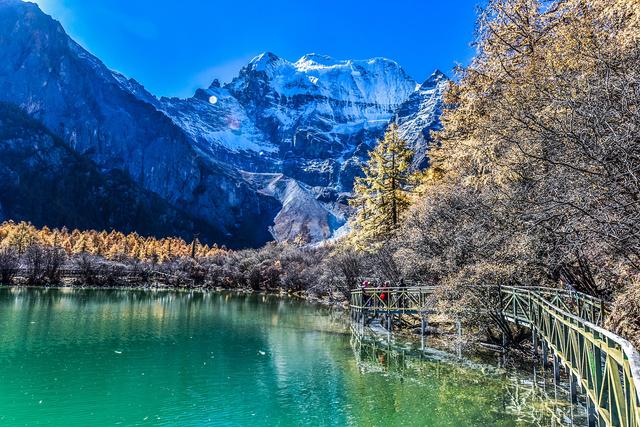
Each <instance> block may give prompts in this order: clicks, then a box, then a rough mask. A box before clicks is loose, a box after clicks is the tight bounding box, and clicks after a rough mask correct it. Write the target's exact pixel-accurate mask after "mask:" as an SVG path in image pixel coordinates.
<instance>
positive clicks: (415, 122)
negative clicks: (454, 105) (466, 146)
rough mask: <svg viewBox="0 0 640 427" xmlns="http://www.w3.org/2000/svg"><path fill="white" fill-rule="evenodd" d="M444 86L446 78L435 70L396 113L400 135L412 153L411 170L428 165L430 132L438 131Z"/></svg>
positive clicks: (446, 83) (447, 82)
mask: <svg viewBox="0 0 640 427" xmlns="http://www.w3.org/2000/svg"><path fill="white" fill-rule="evenodd" d="M448 85H449V79H448V78H447V76H445V75H444V74H443V73H442V72H441V71H440V70H436V71H435V72H434V73H433V74H432V75H431V76H430V77H429V78H428V79H427V80H425V82H424V83H422V84H421V85H420V87H419V88H418V90H416V91H415V92H413V93H412V94H411V95H409V98H408V99H407V100H406V101H405V102H404V103H403V104H402V105H401V106H400V108H399V109H398V111H397V112H396V114H397V122H398V125H399V132H400V136H401V137H402V138H403V139H404V140H405V141H407V142H408V143H409V146H410V147H411V148H412V149H413V150H414V151H415V156H414V165H415V167H418V168H424V167H427V166H428V163H429V159H428V157H427V152H428V150H429V146H430V144H431V134H430V132H431V131H432V130H439V129H440V115H441V114H442V106H443V95H444V92H445V90H446V89H447V87H448Z"/></svg>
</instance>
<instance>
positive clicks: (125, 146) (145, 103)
mask: <svg viewBox="0 0 640 427" xmlns="http://www.w3.org/2000/svg"><path fill="white" fill-rule="evenodd" d="M0 46H2V48H1V49H0V101H4V102H7V103H11V104H13V105H16V106H18V107H19V108H20V109H21V110H23V111H24V112H26V113H28V114H29V115H30V116H31V117H32V118H34V119H36V120H37V121H39V122H40V123H42V124H43V125H44V126H46V127H47V128H48V130H49V131H50V132H52V133H53V134H55V135H56V136H58V137H59V138H60V139H61V140H62V141H64V142H65V143H66V144H68V145H69V146H70V147H71V148H72V149H74V150H75V151H76V152H77V153H79V154H80V155H83V156H86V157H87V158H89V159H90V160H91V161H92V162H95V164H96V165H97V166H98V168H100V169H101V170H102V171H104V172H105V173H106V172H109V171H112V170H120V171H122V172H124V173H126V174H127V175H128V176H130V177H131V179H132V182H134V183H135V185H137V186H139V187H140V188H141V191H149V192H151V193H154V194H155V195H157V196H158V197H159V198H160V199H162V200H163V201H166V203H168V204H169V205H170V206H174V207H175V208H176V209H177V210H178V211H180V212H184V213H185V215H187V216H189V217H190V218H193V219H194V220H196V221H203V222H205V223H206V224H209V225H210V226H211V227H212V229H214V230H216V231H215V232H210V233H207V234H208V235H207V236H204V237H208V240H215V241H218V242H220V243H230V244H235V246H243V245H259V244H261V243H263V242H264V241H266V240H268V238H269V236H273V237H274V238H276V239H278V240H291V239H293V238H300V237H301V238H304V239H307V240H309V241H318V240H321V239H325V238H328V237H330V236H331V235H332V234H333V233H334V232H335V230H336V229H338V228H339V227H341V226H342V225H343V224H344V223H345V221H346V218H347V213H348V212H347V208H346V203H345V200H346V195H347V194H348V192H349V191H351V188H352V185H353V180H354V177H355V176H356V175H357V174H358V173H360V166H361V165H362V163H363V162H365V161H366V158H367V153H368V151H369V150H370V149H371V148H372V147H373V146H374V144H375V141H376V139H377V138H380V137H381V136H382V135H383V133H384V130H385V129H386V127H387V126H388V124H389V123H390V121H391V120H396V121H397V122H398V123H399V124H400V126H401V131H402V132H403V136H405V137H406V138H407V139H408V140H409V141H411V143H412V144H413V145H414V146H415V148H416V150H417V151H418V152H419V153H421V156H424V153H425V152H426V147H427V146H428V142H429V141H428V133H429V129H433V128H437V126H438V117H439V115H440V108H441V96H442V91H443V90H444V87H445V83H446V77H444V75H442V74H441V73H434V75H433V76H432V77H430V78H429V79H428V80H427V81H426V82H425V83H424V84H422V85H418V84H417V83H416V82H415V81H414V80H413V79H412V78H411V77H409V76H408V75H407V74H406V73H405V72H404V71H403V69H402V68H401V67H400V66H399V65H398V64H397V63H396V62H394V61H391V60H388V59H384V58H374V59H369V60H344V61H342V60H335V59H332V58H330V57H328V56H323V55H317V54H310V55H305V56H303V57H302V58H300V59H298V60H297V61H295V62H290V61H287V60H285V59H282V58H279V57H278V56H276V55H274V54H272V53H264V54H261V55H259V56H257V57H256V58H254V59H253V60H251V61H250V62H249V64H247V65H246V66H245V67H244V68H243V69H242V70H241V71H240V73H239V75H238V76H237V77H236V78H234V79H233V80H232V81H231V82H230V83H228V84H225V85H220V83H219V82H217V81H214V82H213V83H212V84H211V85H210V86H209V87H208V88H203V89H199V90H198V91H196V93H195V94H194V96H193V97H191V98H188V99H177V98H157V97H155V96H154V95H153V94H151V93H149V92H148V91H147V90H146V89H145V88H144V87H143V86H142V85H140V84H139V83H138V82H136V81H135V80H132V79H128V78H126V77H124V76H123V75H121V74H119V73H116V72H113V71H111V70H109V69H108V68H107V67H106V66H105V65H104V64H103V63H102V62H101V61H100V60H99V59H97V58H96V57H94V56H93V55H91V54H90V53H89V52H87V51H86V50H84V49H83V48H82V47H81V46H79V45H78V44H77V43H75V42H74V41H73V40H71V39H70V38H69V37H68V36H67V35H66V33H65V32H64V30H63V29H62V27H61V26H60V24H59V23H58V22H57V21H54V20H53V19H51V18H50V17H49V16H47V15H45V14H44V13H42V12H41V11H40V10H39V9H38V7H37V6H36V5H35V4H32V3H25V2H22V1H21V0H0ZM26 219H28V218H26ZM50 225H57V224H50ZM67 225H70V226H73V224H67ZM171 232H172V231H171V230H167V233H166V234H171Z"/></svg>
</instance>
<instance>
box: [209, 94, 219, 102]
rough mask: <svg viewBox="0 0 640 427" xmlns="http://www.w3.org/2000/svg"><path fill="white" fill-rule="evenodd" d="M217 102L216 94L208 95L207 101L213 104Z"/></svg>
mask: <svg viewBox="0 0 640 427" xmlns="http://www.w3.org/2000/svg"><path fill="white" fill-rule="evenodd" d="M217 102H218V97H217V96H215V95H211V96H210V97H209V103H210V104H215V103H217Z"/></svg>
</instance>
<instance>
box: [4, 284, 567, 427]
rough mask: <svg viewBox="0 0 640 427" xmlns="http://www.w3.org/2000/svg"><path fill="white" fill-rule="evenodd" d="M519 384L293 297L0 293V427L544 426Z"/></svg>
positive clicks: (546, 416)
mask: <svg viewBox="0 0 640 427" xmlns="http://www.w3.org/2000/svg"><path fill="white" fill-rule="evenodd" d="M405 349H406V350H405ZM531 384H532V381H531V379H530V378H529V377H528V374H527V373H524V372H509V373H508V374H507V373H504V372H503V371H502V370H499V369H496V368H494V367H492V365H491V363H489V364H480V365H476V364H471V363H467V362H456V361H455V360H453V361H448V360H447V358H446V357H445V358H444V360H443V358H441V357H439V356H437V357H436V356H426V355H424V354H422V353H421V352H418V351H416V350H415V348H414V347H412V345H411V344H403V346H402V347H401V348H398V347H397V346H391V345H389V344H385V343H384V341H380V340H378V339H373V340H370V339H367V338H366V337H365V338H362V337H360V336H358V335H353V334H352V332H351V330H350V327H349V322H348V316H345V315H344V314H341V313H339V312H336V311H332V310H330V309H327V308H324V307H318V306H314V305H310V304H306V303H302V302H300V301H298V300H295V299H289V298H279V297H266V296H260V295H245V296H238V295H231V294H207V293H195V292H194V293H187V292H163V291H157V292H156V291H113V290H104V291H103V290H67V289H60V290H56V289H50V290H43V289H7V288H4V289H0V426H12V425H55V426H95V425H141V426H142V425H175V426H196V425H225V426H276V425H281V426H300V425H322V426H325V425H326V426H349V425H353V426H376V425H380V426H394V425H398V426H400V425H402V426H412V425H415V426H474V425H477V426H514V425H531V424H537V425H552V424H553V423H554V422H556V421H554V417H552V416H550V413H553V412H554V411H555V413H556V414H557V413H558V408H561V409H562V411H564V410H567V408H566V405H565V406H563V404H562V399H555V400H553V401H551V403H550V400H549V397H548V396H547V397H541V395H540V393H539V392H538V391H536V388H534V387H531ZM562 411H561V412H560V413H562ZM561 417H562V415H561ZM556 418H557V417H556ZM561 419H562V418H561Z"/></svg>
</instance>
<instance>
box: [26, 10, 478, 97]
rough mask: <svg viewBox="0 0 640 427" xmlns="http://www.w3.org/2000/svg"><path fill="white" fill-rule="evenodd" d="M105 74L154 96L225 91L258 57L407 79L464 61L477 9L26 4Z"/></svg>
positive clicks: (468, 54)
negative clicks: (360, 67)
mask: <svg viewBox="0 0 640 427" xmlns="http://www.w3.org/2000/svg"><path fill="white" fill-rule="evenodd" d="M33 1H35V2H36V3H38V4H39V5H40V7H41V8H42V9H43V10H44V11H45V12H46V13H48V14H49V15H51V16H53V17H54V18H55V19H57V20H59V21H60V22H62V24H63V26H64V27H65V29H66V30H67V32H68V33H69V34H70V35H71V36H72V37H73V38H74V39H75V40H76V41H78V42H79V43H80V44H82V45H83V46H84V47H85V48H87V49H88V50H89V51H90V52H92V53H93V54H95V55H96V56H98V57H99V58H100V59H102V60H103V61H104V62H105V63H106V64H107V66H109V67H110V68H112V69H116V70H118V71H120V72H122V73H123V74H125V75H127V76H129V77H133V78H135V79H136V80H138V81H139V82H141V83H142V84H143V85H145V87H147V89H149V90H150V91H151V92H153V93H154V94H157V95H165V96H181V97H187V96H191V95H192V94H193V92H194V91H195V89H197V88H199V87H206V86H208V85H209V83H211V81H212V80H213V79H214V78H219V79H220V80H221V81H223V82H224V81H229V80H230V79H231V78H232V77H233V76H234V75H235V74H236V73H237V72H238V70H239V69H240V68H241V67H242V66H243V65H245V64H246V63H247V62H248V61H249V60H250V59H251V58H252V57H254V56H256V55H258V54H259V53H261V52H263V51H271V52H273V53H275V54H276V55H278V56H280V57H282V58H285V59H289V60H296V59H298V58H299V57H301V56H302V55H304V54H305V53H312V52H314V53H321V54H326V55H329V56H332V57H334V58H336V59H364V58H370V57H375V56H384V57H387V58H391V59H394V60H396V61H397V62H398V63H399V64H400V65H401V66H402V67H403V68H404V69H405V70H406V71H407V72H408V73H409V75H411V76H412V77H413V78H414V79H416V80H418V81H422V80H424V79H425V78H426V77H428V76H429V75H430V74H431V72H432V71H433V70H434V69H436V68H439V69H441V70H442V71H444V72H446V73H450V72H451V69H452V67H453V66H454V65H455V64H457V63H461V64H467V63H468V62H469V60H470V59H471V57H472V55H473V49H472V48H471V47H470V45H469V44H470V42H471V41H472V38H473V30H474V22H475V16H476V5H477V4H479V3H480V0H440V1H432V0H386V1H379V0H369V1H366V0H359V1H355V0H323V1H318V0H268V1H267V0H262V1H259V0H250V1H249V0H93V1H87V0H33Z"/></svg>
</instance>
